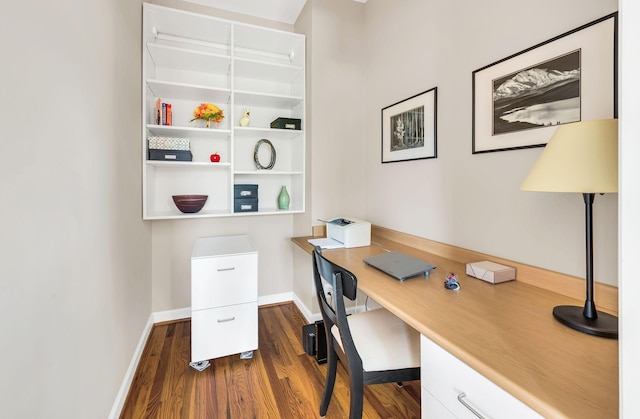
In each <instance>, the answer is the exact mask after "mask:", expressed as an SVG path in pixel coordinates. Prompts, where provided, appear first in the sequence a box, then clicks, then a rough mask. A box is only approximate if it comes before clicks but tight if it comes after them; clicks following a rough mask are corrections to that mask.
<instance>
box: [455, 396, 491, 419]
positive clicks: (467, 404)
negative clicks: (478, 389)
mask: <svg viewBox="0 0 640 419" xmlns="http://www.w3.org/2000/svg"><path fill="white" fill-rule="evenodd" d="M466 397H467V393H464V392H463V393H460V394H458V401H459V402H460V403H462V405H463V406H464V407H466V408H467V409H469V410H470V411H471V413H473V414H474V415H476V416H477V417H479V418H480V419H485V417H484V416H482V414H481V413H480V412H478V411H477V410H476V409H474V408H473V407H472V406H471V405H470V404H469V403H468V402H467V401H466V400H464V399H465V398H466Z"/></svg>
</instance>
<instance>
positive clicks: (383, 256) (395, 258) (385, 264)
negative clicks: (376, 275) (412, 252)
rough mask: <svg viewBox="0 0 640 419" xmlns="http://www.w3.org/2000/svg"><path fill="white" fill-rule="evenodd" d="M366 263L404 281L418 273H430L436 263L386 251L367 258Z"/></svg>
mask: <svg viewBox="0 0 640 419" xmlns="http://www.w3.org/2000/svg"><path fill="white" fill-rule="evenodd" d="M363 261H364V263H366V264H367V265H369V266H372V267H374V268H376V269H379V270H381V271H382V272H384V273H386V274H387V275H391V276H392V277H394V278H396V279H397V280H399V281H404V280H405V279H407V278H411V277H413V276H417V275H429V272H430V271H431V270H433V269H435V268H436V266H435V265H432V264H431V263H428V262H425V261H423V260H420V259H417V258H414V257H412V256H409V255H405V254H404V253H400V252H395V251H394V252H385V253H380V254H379V255H375V256H370V257H368V258H365V259H364V260H363Z"/></svg>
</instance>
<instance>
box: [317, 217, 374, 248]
mask: <svg viewBox="0 0 640 419" xmlns="http://www.w3.org/2000/svg"><path fill="white" fill-rule="evenodd" d="M327 237H328V238H330V239H333V240H337V241H339V242H340V243H342V244H344V247H346V248H349V247H362V246H369V245H370V244H371V223H369V222H367V221H362V220H358V219H356V218H342V217H340V218H334V219H332V220H328V221H327Z"/></svg>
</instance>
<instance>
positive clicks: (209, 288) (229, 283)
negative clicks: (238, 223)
mask: <svg viewBox="0 0 640 419" xmlns="http://www.w3.org/2000/svg"><path fill="white" fill-rule="evenodd" d="M191 281H192V283H191V309H192V310H201V309H206V308H214V307H222V306H230V305H234V304H242V303H248V302H252V301H258V255H257V254H249V255H237V256H219V257H212V258H201V259H193V260H192V261H191Z"/></svg>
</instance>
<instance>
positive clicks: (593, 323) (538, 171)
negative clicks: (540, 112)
mask: <svg viewBox="0 0 640 419" xmlns="http://www.w3.org/2000/svg"><path fill="white" fill-rule="evenodd" d="M520 189H521V190H525V191H539V192H579V193H582V196H583V197H584V204H585V227H586V262H587V264H586V267H587V270H586V281H585V282H586V288H587V290H586V291H587V295H586V301H585V303H584V307H578V306H557V307H555V308H554V309H553V317H555V318H556V320H558V321H559V322H561V323H562V324H564V325H566V326H568V327H571V328H573V329H575V330H579V331H581V332H584V333H588V334H590V335H595V336H602V337H606V338H612V339H617V338H618V318H617V317H616V316H612V315H610V314H608V313H604V312H598V311H597V310H596V305H595V302H594V299H593V213H592V208H593V200H594V197H595V194H596V193H600V194H602V193H606V192H618V120H617V119H604V120H595V121H581V122H575V123H571V124H565V125H560V126H558V128H557V129H556V131H555V133H554V134H553V136H552V137H551V139H550V140H549V142H548V143H547V145H546V147H545V148H544V150H543V151H542V153H541V154H540V157H539V158H538V160H537V161H536V163H535V165H534V166H533V168H532V169H531V171H530V172H529V175H528V176H527V178H526V179H525V180H524V183H523V184H522V186H521V187H520Z"/></svg>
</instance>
